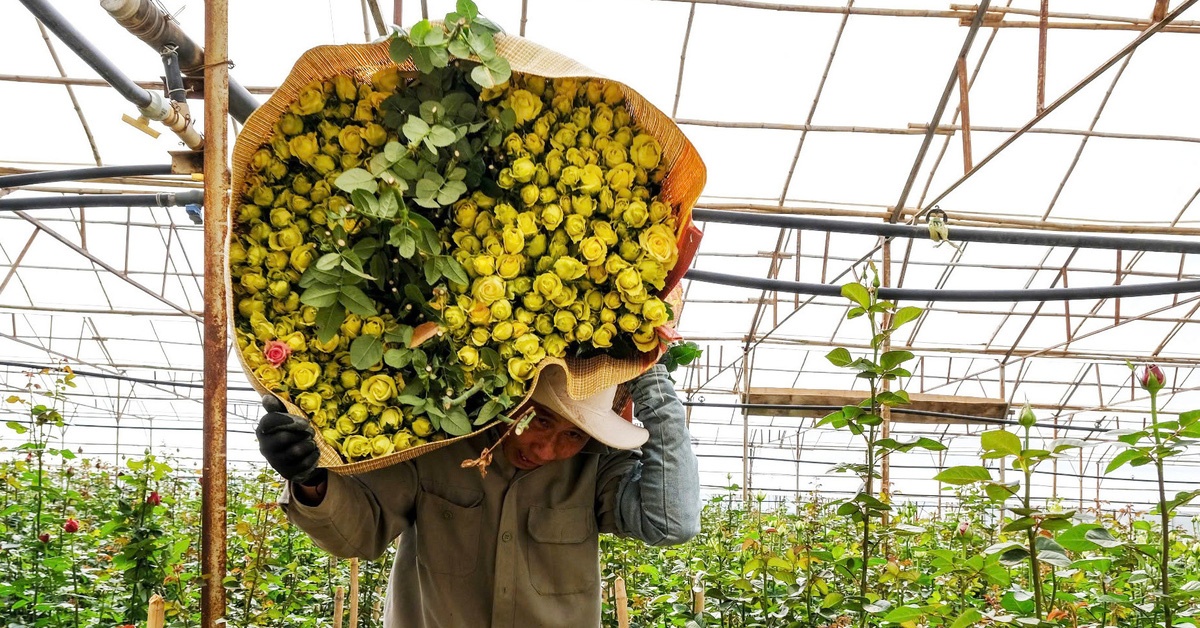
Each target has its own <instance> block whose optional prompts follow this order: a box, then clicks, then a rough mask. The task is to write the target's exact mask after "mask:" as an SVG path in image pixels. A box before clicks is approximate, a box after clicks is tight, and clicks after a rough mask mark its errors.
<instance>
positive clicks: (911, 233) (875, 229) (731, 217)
mask: <svg viewBox="0 0 1200 628" xmlns="http://www.w3.org/2000/svg"><path fill="white" fill-rule="evenodd" d="M692 218H693V219H695V220H701V221H704V222H723V223H728V224H734V225H748V226H754V227H781V228H789V229H807V230H810V231H825V232H836V233H857V234H862V235H877V236H886V237H890V238H914V239H927V238H929V230H928V229H927V228H925V227H923V226H911V225H899V224H894V223H883V222H864V221H858V220H835V219H830V218H814V217H812V216H797V215H795V214H772V213H755V212H737V211H728V210H720V209H694V210H692ZM950 239H951V240H954V241H955V242H989V243H993V244H1028V245H1033V246H1069V247H1079V248H1082V249H1114V250H1118V251H1154V252H1160V253H1200V239H1193V240H1158V239H1151V238H1129V237H1124V236H1102V235H1084V234H1076V233H1045V232H1041V231H1024V230H1009V229H972V228H969V227H951V229H950Z"/></svg>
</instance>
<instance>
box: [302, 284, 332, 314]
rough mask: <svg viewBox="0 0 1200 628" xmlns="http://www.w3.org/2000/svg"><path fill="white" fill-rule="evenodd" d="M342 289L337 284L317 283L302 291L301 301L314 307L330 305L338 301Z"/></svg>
mask: <svg viewBox="0 0 1200 628" xmlns="http://www.w3.org/2000/svg"><path fill="white" fill-rule="evenodd" d="M340 292H341V290H340V289H339V288H338V287H337V286H326V285H322V284H319V285H316V286H313V287H311V288H309V289H307V290H305V291H304V292H302V293H300V302H301V303H303V304H305V305H311V306H313V307H317V308H320V307H329V306H331V305H333V304H334V303H337V300H338V294H339V293H340Z"/></svg>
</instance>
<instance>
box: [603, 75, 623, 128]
mask: <svg viewBox="0 0 1200 628" xmlns="http://www.w3.org/2000/svg"><path fill="white" fill-rule="evenodd" d="M622 102H625V92H624V91H622V90H621V86H620V85H617V84H616V83H605V84H604V104H606V105H610V106H616V105H619V104H621V103H622ZM618 111H621V112H624V111H625V108H624V107H621V108H619V109H618ZM626 116H627V117H628V114H626ZM625 123H626V124H628V120H626V122H625Z"/></svg>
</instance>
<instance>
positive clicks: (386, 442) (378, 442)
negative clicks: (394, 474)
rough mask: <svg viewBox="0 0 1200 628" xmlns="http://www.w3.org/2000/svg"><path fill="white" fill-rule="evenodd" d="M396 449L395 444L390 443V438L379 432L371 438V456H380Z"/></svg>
mask: <svg viewBox="0 0 1200 628" xmlns="http://www.w3.org/2000/svg"><path fill="white" fill-rule="evenodd" d="M395 450H396V446H395V445H393V444H392V438H391V437H390V436H385V435H383V434H380V435H378V436H376V437H375V438H372V439H371V457H372V458H382V457H383V456H386V455H388V454H390V453H392V452H393V451H395Z"/></svg>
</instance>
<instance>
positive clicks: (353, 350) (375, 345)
mask: <svg viewBox="0 0 1200 628" xmlns="http://www.w3.org/2000/svg"><path fill="white" fill-rule="evenodd" d="M381 358H383V341H382V340H380V338H379V336H376V335H375V334H362V335H361V336H359V337H358V338H355V339H354V342H351V343H350V365H351V366H353V367H354V368H356V369H358V370H360V371H365V370H367V369H369V368H371V367H372V366H375V365H376V364H379V360H380V359H381Z"/></svg>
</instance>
